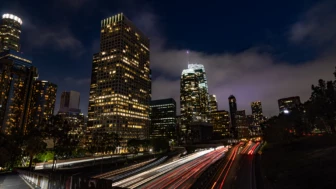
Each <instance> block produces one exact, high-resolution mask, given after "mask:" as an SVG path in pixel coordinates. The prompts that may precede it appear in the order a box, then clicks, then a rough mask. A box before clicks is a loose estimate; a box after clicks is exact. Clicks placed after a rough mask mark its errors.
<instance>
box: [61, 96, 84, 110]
mask: <svg viewBox="0 0 336 189" xmlns="http://www.w3.org/2000/svg"><path fill="white" fill-rule="evenodd" d="M79 103H80V93H79V92H77V91H64V92H62V94H61V103H60V109H59V112H78V113H79V112H80V109H79Z"/></svg>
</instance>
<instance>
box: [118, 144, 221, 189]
mask: <svg viewBox="0 0 336 189" xmlns="http://www.w3.org/2000/svg"><path fill="white" fill-rule="evenodd" d="M223 149H224V147H221V148H218V150H223ZM224 150H225V149H224ZM211 152H212V153H213V152H214V150H213V149H211V150H205V151H200V152H197V153H194V154H191V155H189V156H186V157H184V158H181V159H179V160H176V161H173V162H170V163H167V164H164V165H162V166H159V167H156V168H153V169H151V170H148V171H145V172H143V173H140V174H136V175H134V176H131V177H129V178H126V179H123V180H121V181H119V182H116V183H114V184H113V186H119V187H125V188H139V187H140V188H142V187H141V186H142V185H144V184H146V183H148V182H150V181H152V180H154V179H156V178H159V177H160V176H162V175H164V177H166V176H167V175H165V174H166V173H168V172H170V171H172V170H174V169H176V168H178V167H180V166H182V165H184V164H186V163H188V162H190V163H189V165H190V166H192V167H196V166H197V165H199V164H200V163H202V162H203V161H199V160H198V159H199V158H200V159H203V158H201V157H203V156H206V157H207V154H210V153H211ZM194 160H195V161H194ZM196 160H197V161H196ZM171 176H173V175H171ZM167 180H168V179H167Z"/></svg>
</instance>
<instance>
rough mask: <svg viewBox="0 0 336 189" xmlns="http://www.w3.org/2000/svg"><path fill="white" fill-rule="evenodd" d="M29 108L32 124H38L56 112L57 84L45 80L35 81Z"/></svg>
mask: <svg viewBox="0 0 336 189" xmlns="http://www.w3.org/2000/svg"><path fill="white" fill-rule="evenodd" d="M32 91H33V92H32V102H31V104H30V105H31V107H30V110H29V119H30V123H29V124H30V126H33V127H35V126H38V125H39V124H40V123H42V122H43V120H47V119H48V118H49V117H50V116H52V115H53V114H54V108H55V102H56V93H57V85H55V84H53V83H51V82H49V81H44V80H37V81H35V82H34V85H33V90H32Z"/></svg>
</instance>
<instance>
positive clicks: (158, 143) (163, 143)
mask: <svg viewBox="0 0 336 189" xmlns="http://www.w3.org/2000/svg"><path fill="white" fill-rule="evenodd" d="M151 144H152V146H153V151H154V152H160V151H166V150H169V142H168V140H167V139H165V138H154V139H152V140H151Z"/></svg>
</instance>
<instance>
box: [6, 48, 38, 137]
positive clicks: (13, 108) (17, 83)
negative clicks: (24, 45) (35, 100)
mask: <svg viewBox="0 0 336 189" xmlns="http://www.w3.org/2000/svg"><path fill="white" fill-rule="evenodd" d="M37 77H38V72H37V68H36V67H34V66H32V61H31V60H29V59H28V58H26V57H23V56H22V55H21V54H20V53H17V52H15V51H12V50H6V51H3V52H2V53H0V126H1V131H2V132H5V133H10V132H11V129H13V128H15V129H18V130H20V131H23V132H26V129H27V124H28V122H29V117H28V116H29V108H30V107H31V104H30V103H31V98H32V92H33V90H32V89H33V84H34V82H35V80H36V79H37Z"/></svg>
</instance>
